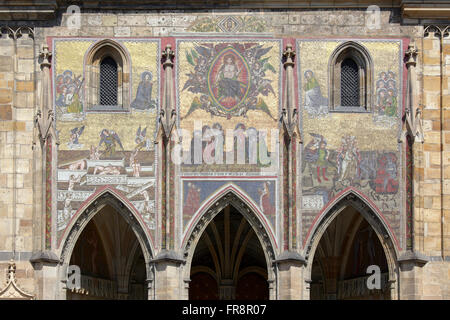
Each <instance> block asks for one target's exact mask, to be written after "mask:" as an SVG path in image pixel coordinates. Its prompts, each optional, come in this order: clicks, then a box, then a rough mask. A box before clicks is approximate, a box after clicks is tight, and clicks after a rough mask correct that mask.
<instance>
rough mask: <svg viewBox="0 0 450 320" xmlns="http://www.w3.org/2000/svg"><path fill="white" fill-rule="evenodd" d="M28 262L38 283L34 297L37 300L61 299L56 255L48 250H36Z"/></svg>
mask: <svg viewBox="0 0 450 320" xmlns="http://www.w3.org/2000/svg"><path fill="white" fill-rule="evenodd" d="M30 262H31V264H32V265H33V268H34V274H35V281H36V282H37V283H38V284H39V285H38V286H37V290H36V291H37V292H36V298H37V299H39V300H54V299H61V298H62V297H60V294H59V285H60V280H61V277H60V276H59V275H58V269H59V268H58V263H59V259H58V257H57V256H56V255H55V254H54V253H53V252H50V251H44V252H37V253H35V254H33V256H32V257H31V259H30ZM64 279H66V278H64Z"/></svg>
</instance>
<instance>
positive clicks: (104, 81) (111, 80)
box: [100, 57, 118, 106]
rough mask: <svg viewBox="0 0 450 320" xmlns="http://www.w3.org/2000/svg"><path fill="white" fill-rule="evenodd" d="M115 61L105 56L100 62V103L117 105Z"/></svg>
mask: <svg viewBox="0 0 450 320" xmlns="http://www.w3.org/2000/svg"><path fill="white" fill-rule="evenodd" d="M117 80H118V77H117V63H116V61H114V59H113V58H111V57H106V58H104V59H103V60H102V62H101V63H100V105H101V106H115V105H117Z"/></svg>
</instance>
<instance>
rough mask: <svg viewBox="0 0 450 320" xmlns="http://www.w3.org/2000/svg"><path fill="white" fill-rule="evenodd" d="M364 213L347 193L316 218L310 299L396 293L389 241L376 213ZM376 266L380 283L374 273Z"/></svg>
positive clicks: (378, 297)
mask: <svg viewBox="0 0 450 320" xmlns="http://www.w3.org/2000/svg"><path fill="white" fill-rule="evenodd" d="M355 204H358V205H355ZM362 208H365V209H367V210H365V211H364V209H362ZM361 209H362V210H361ZM368 212H370V210H369V209H368V208H367V206H365V205H364V204H363V203H362V201H360V200H359V198H357V197H356V196H354V195H352V194H351V195H350V196H348V197H347V198H346V200H344V201H341V203H339V204H337V205H336V206H335V207H334V208H332V209H331V210H330V212H329V214H327V215H326V217H325V218H324V219H322V221H321V222H320V223H319V226H318V227H317V228H316V230H315V234H314V235H313V237H312V241H311V243H312V245H311V251H310V255H311V260H310V263H309V271H310V280H311V283H310V298H311V300H388V299H393V298H395V296H394V295H393V293H394V291H393V290H392V287H391V283H393V282H394V281H395V278H396V276H395V273H396V267H395V265H394V264H395V263H394V262H393V261H394V260H395V259H393V245H392V242H391V241H390V237H389V236H388V234H387V233H386V232H383V231H381V230H382V226H381V223H375V222H376V221H377V220H376V219H377V218H376V216H375V215H374V214H373V213H372V214H368ZM380 231H381V232H380ZM380 235H381V236H380ZM369 267H370V268H369ZM374 270H376V271H374ZM378 271H379V277H378V278H377V279H378V280H379V285H378V283H376V282H374V281H375V277H374V276H373V275H374V272H376V273H377V274H378ZM369 278H370V279H369ZM368 280H369V283H370V284H371V286H370V287H369V286H368ZM373 285H376V286H375V287H372V286H373Z"/></svg>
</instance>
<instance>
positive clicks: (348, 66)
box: [341, 59, 360, 107]
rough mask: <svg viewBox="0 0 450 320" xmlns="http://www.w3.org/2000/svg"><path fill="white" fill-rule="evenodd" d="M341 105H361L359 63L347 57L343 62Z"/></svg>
mask: <svg viewBox="0 0 450 320" xmlns="http://www.w3.org/2000/svg"><path fill="white" fill-rule="evenodd" d="M341 105H342V106H343V107H356V106H359V105H360V102H359V73H358V65H357V64H356V63H355V61H353V60H352V59H345V60H344V61H342V64H341Z"/></svg>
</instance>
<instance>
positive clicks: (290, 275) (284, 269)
mask: <svg viewBox="0 0 450 320" xmlns="http://www.w3.org/2000/svg"><path fill="white" fill-rule="evenodd" d="M275 264H276V267H277V276H278V277H277V278H278V279H277V280H278V297H277V298H278V299H279V300H302V299H303V277H304V270H305V267H306V261H305V259H304V258H303V257H302V256H301V255H300V254H298V253H297V252H289V251H285V252H284V253H282V254H281V255H280V256H279V257H278V259H277V260H276V261H275Z"/></svg>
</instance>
